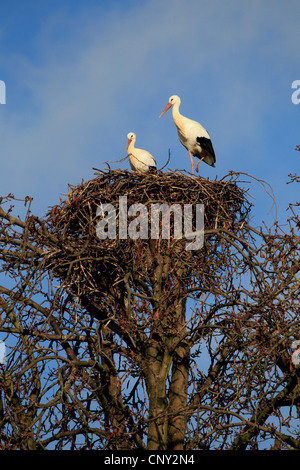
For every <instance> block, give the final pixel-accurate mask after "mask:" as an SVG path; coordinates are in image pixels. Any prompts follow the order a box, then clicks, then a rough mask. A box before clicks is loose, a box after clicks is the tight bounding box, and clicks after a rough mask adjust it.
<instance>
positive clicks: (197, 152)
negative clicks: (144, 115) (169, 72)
mask: <svg viewBox="0 0 300 470" xmlns="http://www.w3.org/2000/svg"><path fill="white" fill-rule="evenodd" d="M180 103H181V100H180V98H179V96H177V95H172V96H171V97H170V98H169V102H168V104H167V106H166V107H165V109H164V110H163V112H162V113H161V114H160V116H159V117H161V116H162V115H163V114H165V112H166V111H168V109H170V108H171V107H172V114H173V120H174V123H175V125H176V127H177V132H178V137H179V140H180V142H181V143H182V145H183V146H184V147H185V148H186V149H187V150H188V152H189V154H190V159H191V165H192V172H193V174H194V161H193V156H194V157H197V158H199V159H200V160H199V162H197V163H196V166H195V168H196V171H197V172H198V165H199V163H200V162H201V161H202V160H203V161H204V162H205V163H207V164H208V165H210V166H213V167H214V166H215V162H216V156H215V152H214V148H213V146H212V143H211V139H210V136H209V134H208V132H207V131H206V130H205V129H204V127H202V126H201V124H199V122H196V121H193V120H192V119H188V118H186V117H185V116H182V114H180V112H179V106H180Z"/></svg>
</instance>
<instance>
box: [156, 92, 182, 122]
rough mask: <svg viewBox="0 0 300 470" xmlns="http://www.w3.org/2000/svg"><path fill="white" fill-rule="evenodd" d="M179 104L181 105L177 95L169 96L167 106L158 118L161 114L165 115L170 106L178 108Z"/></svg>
mask: <svg viewBox="0 0 300 470" xmlns="http://www.w3.org/2000/svg"><path fill="white" fill-rule="evenodd" d="M180 103H181V100H180V98H179V96H177V95H172V96H170V98H169V102H168V104H167V106H166V107H165V109H164V110H163V112H162V113H161V114H160V116H159V117H161V116H162V115H163V114H165V112H166V111H168V109H170V108H171V106H173V105H174V104H178V106H179V105H180Z"/></svg>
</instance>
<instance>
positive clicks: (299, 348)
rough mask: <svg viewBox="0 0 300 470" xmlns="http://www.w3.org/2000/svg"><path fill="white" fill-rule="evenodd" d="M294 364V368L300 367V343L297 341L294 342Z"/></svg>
mask: <svg viewBox="0 0 300 470" xmlns="http://www.w3.org/2000/svg"><path fill="white" fill-rule="evenodd" d="M292 351H293V354H292V363H293V364H294V366H298V365H299V364H300V357H299V356H300V341H299V340H296V341H293V342H292Z"/></svg>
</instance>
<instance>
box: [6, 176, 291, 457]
mask: <svg viewBox="0 0 300 470" xmlns="http://www.w3.org/2000/svg"><path fill="white" fill-rule="evenodd" d="M238 177H239V175H235V174H230V175H228V177H225V178H223V179H222V180H221V181H209V180H205V179H202V178H194V177H190V176H185V175H182V174H180V173H175V172H172V173H160V172H158V173H157V174H154V175H152V174H149V175H139V174H132V173H129V172H124V171H109V172H106V173H105V172H99V173H98V174H97V176H96V177H95V178H94V179H93V180H91V181H89V182H87V183H82V184H81V185H79V186H77V187H70V191H69V193H68V195H67V197H66V199H65V200H64V201H62V202H61V204H60V205H59V206H56V207H53V208H52V210H51V212H50V213H49V214H48V216H47V217H46V218H44V219H40V218H37V217H35V216H34V215H32V214H31V212H30V210H29V204H30V199H29V198H26V200H25V201H24V203H25V205H26V207H27V208H28V212H27V214H26V216H25V217H24V218H23V220H21V219H20V218H18V217H16V216H15V215H13V212H14V210H15V209H14V207H13V205H14V204H16V203H17V201H15V200H14V198H13V197H12V196H10V197H6V198H3V199H2V203H3V204H2V206H3V207H2V208H0V219H1V232H0V240H1V262H2V265H1V266H2V267H1V269H2V279H3V281H2V283H1V286H0V293H1V305H0V307H1V319H0V332H1V333H2V337H1V338H2V339H4V340H5V343H6V345H7V357H6V362H5V364H3V365H2V366H1V370H0V388H1V401H0V446H1V448H2V449H7V448H9V449H48V448H51V449H54V448H55V449H66V448H69V449H149V450H154V449H168V450H181V449H186V450H189V449H192V450H197V449H237V450H240V449H246V448H247V449H248V448H291V449H299V448H300V439H299V425H298V417H299V416H298V414H299V405H300V403H299V400H300V394H299V390H300V384H299V369H298V367H297V364H296V363H294V362H292V359H291V358H292V350H291V344H292V342H293V341H294V340H297V339H300V336H299V329H300V327H299V278H298V277H297V276H299V271H300V258H299V242H300V238H299V235H298V233H299V226H300V221H299V217H298V214H297V210H298V206H299V205H298V204H297V203H295V204H293V205H291V206H290V218H289V220H288V222H287V223H288V225H287V226H286V227H285V230H283V228H282V227H280V226H279V225H278V224H275V225H274V226H273V227H271V228H269V229H267V228H264V229H261V228H260V229H256V228H253V227H251V226H250V225H249V214H250V210H251V204H250V203H249V202H248V198H247V192H246V190H243V189H241V183H240V182H238ZM291 182H293V184H297V183H298V182H299V178H297V176H291ZM120 196H126V198H127V203H128V206H132V204H137V203H142V204H143V205H144V206H145V207H147V208H149V210H150V207H152V206H151V204H162V203H166V204H169V205H173V204H177V205H178V206H179V207H180V208H181V209H182V208H183V205H184V204H189V205H191V206H192V207H195V205H197V204H204V208H205V211H204V212H205V215H204V222H205V237H204V245H203V247H202V248H201V249H197V250H187V249H186V243H187V240H186V239H185V238H184V237H182V238H175V237H174V236H171V238H167V239H164V238H163V237H162V235H161V232H160V236H159V238H156V239H155V238H153V237H151V236H150V235H153V234H152V232H151V230H150V229H149V234H148V237H147V238H138V237H137V238H136V239H132V238H127V239H122V237H120V236H119V235H120V229H122V227H121V215H120V213H119V211H118V209H117V210H116V212H115V213H114V212H112V214H111V215H112V217H113V216H115V222H116V225H115V228H116V237H115V238H106V239H102V240H101V239H99V237H98V236H97V234H96V228H97V224H98V223H99V220H101V218H100V219H99V212H97V208H98V207H99V206H101V207H104V204H111V205H112V206H114V207H116V208H118V204H119V197H120ZM102 220H104V219H102ZM137 220H138V221H139V223H140V224H141V220H142V219H141V218H134V217H133V216H132V217H131V218H130V216H129V219H128V223H131V222H133V223H134V224H135V226H136V225H137ZM193 220H194V219H193ZM172 221H173V222H172V223H171V229H174V221H175V219H172ZM148 228H149V227H148ZM193 228H195V227H194V226H193ZM150 232H151V233H150Z"/></svg>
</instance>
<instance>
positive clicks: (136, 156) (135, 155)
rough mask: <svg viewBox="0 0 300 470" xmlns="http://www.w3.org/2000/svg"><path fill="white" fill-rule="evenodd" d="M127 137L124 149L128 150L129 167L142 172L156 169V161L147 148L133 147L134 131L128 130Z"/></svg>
mask: <svg viewBox="0 0 300 470" xmlns="http://www.w3.org/2000/svg"><path fill="white" fill-rule="evenodd" d="M127 138H128V143H127V147H126V150H127V152H128V156H129V162H130V167H131V169H132V170H134V171H141V172H143V173H146V172H148V171H149V170H156V161H155V159H154V157H153V156H152V155H151V153H149V152H147V150H143V149H137V148H135V146H134V144H135V141H136V135H135V133H134V132H129V134H127Z"/></svg>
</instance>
